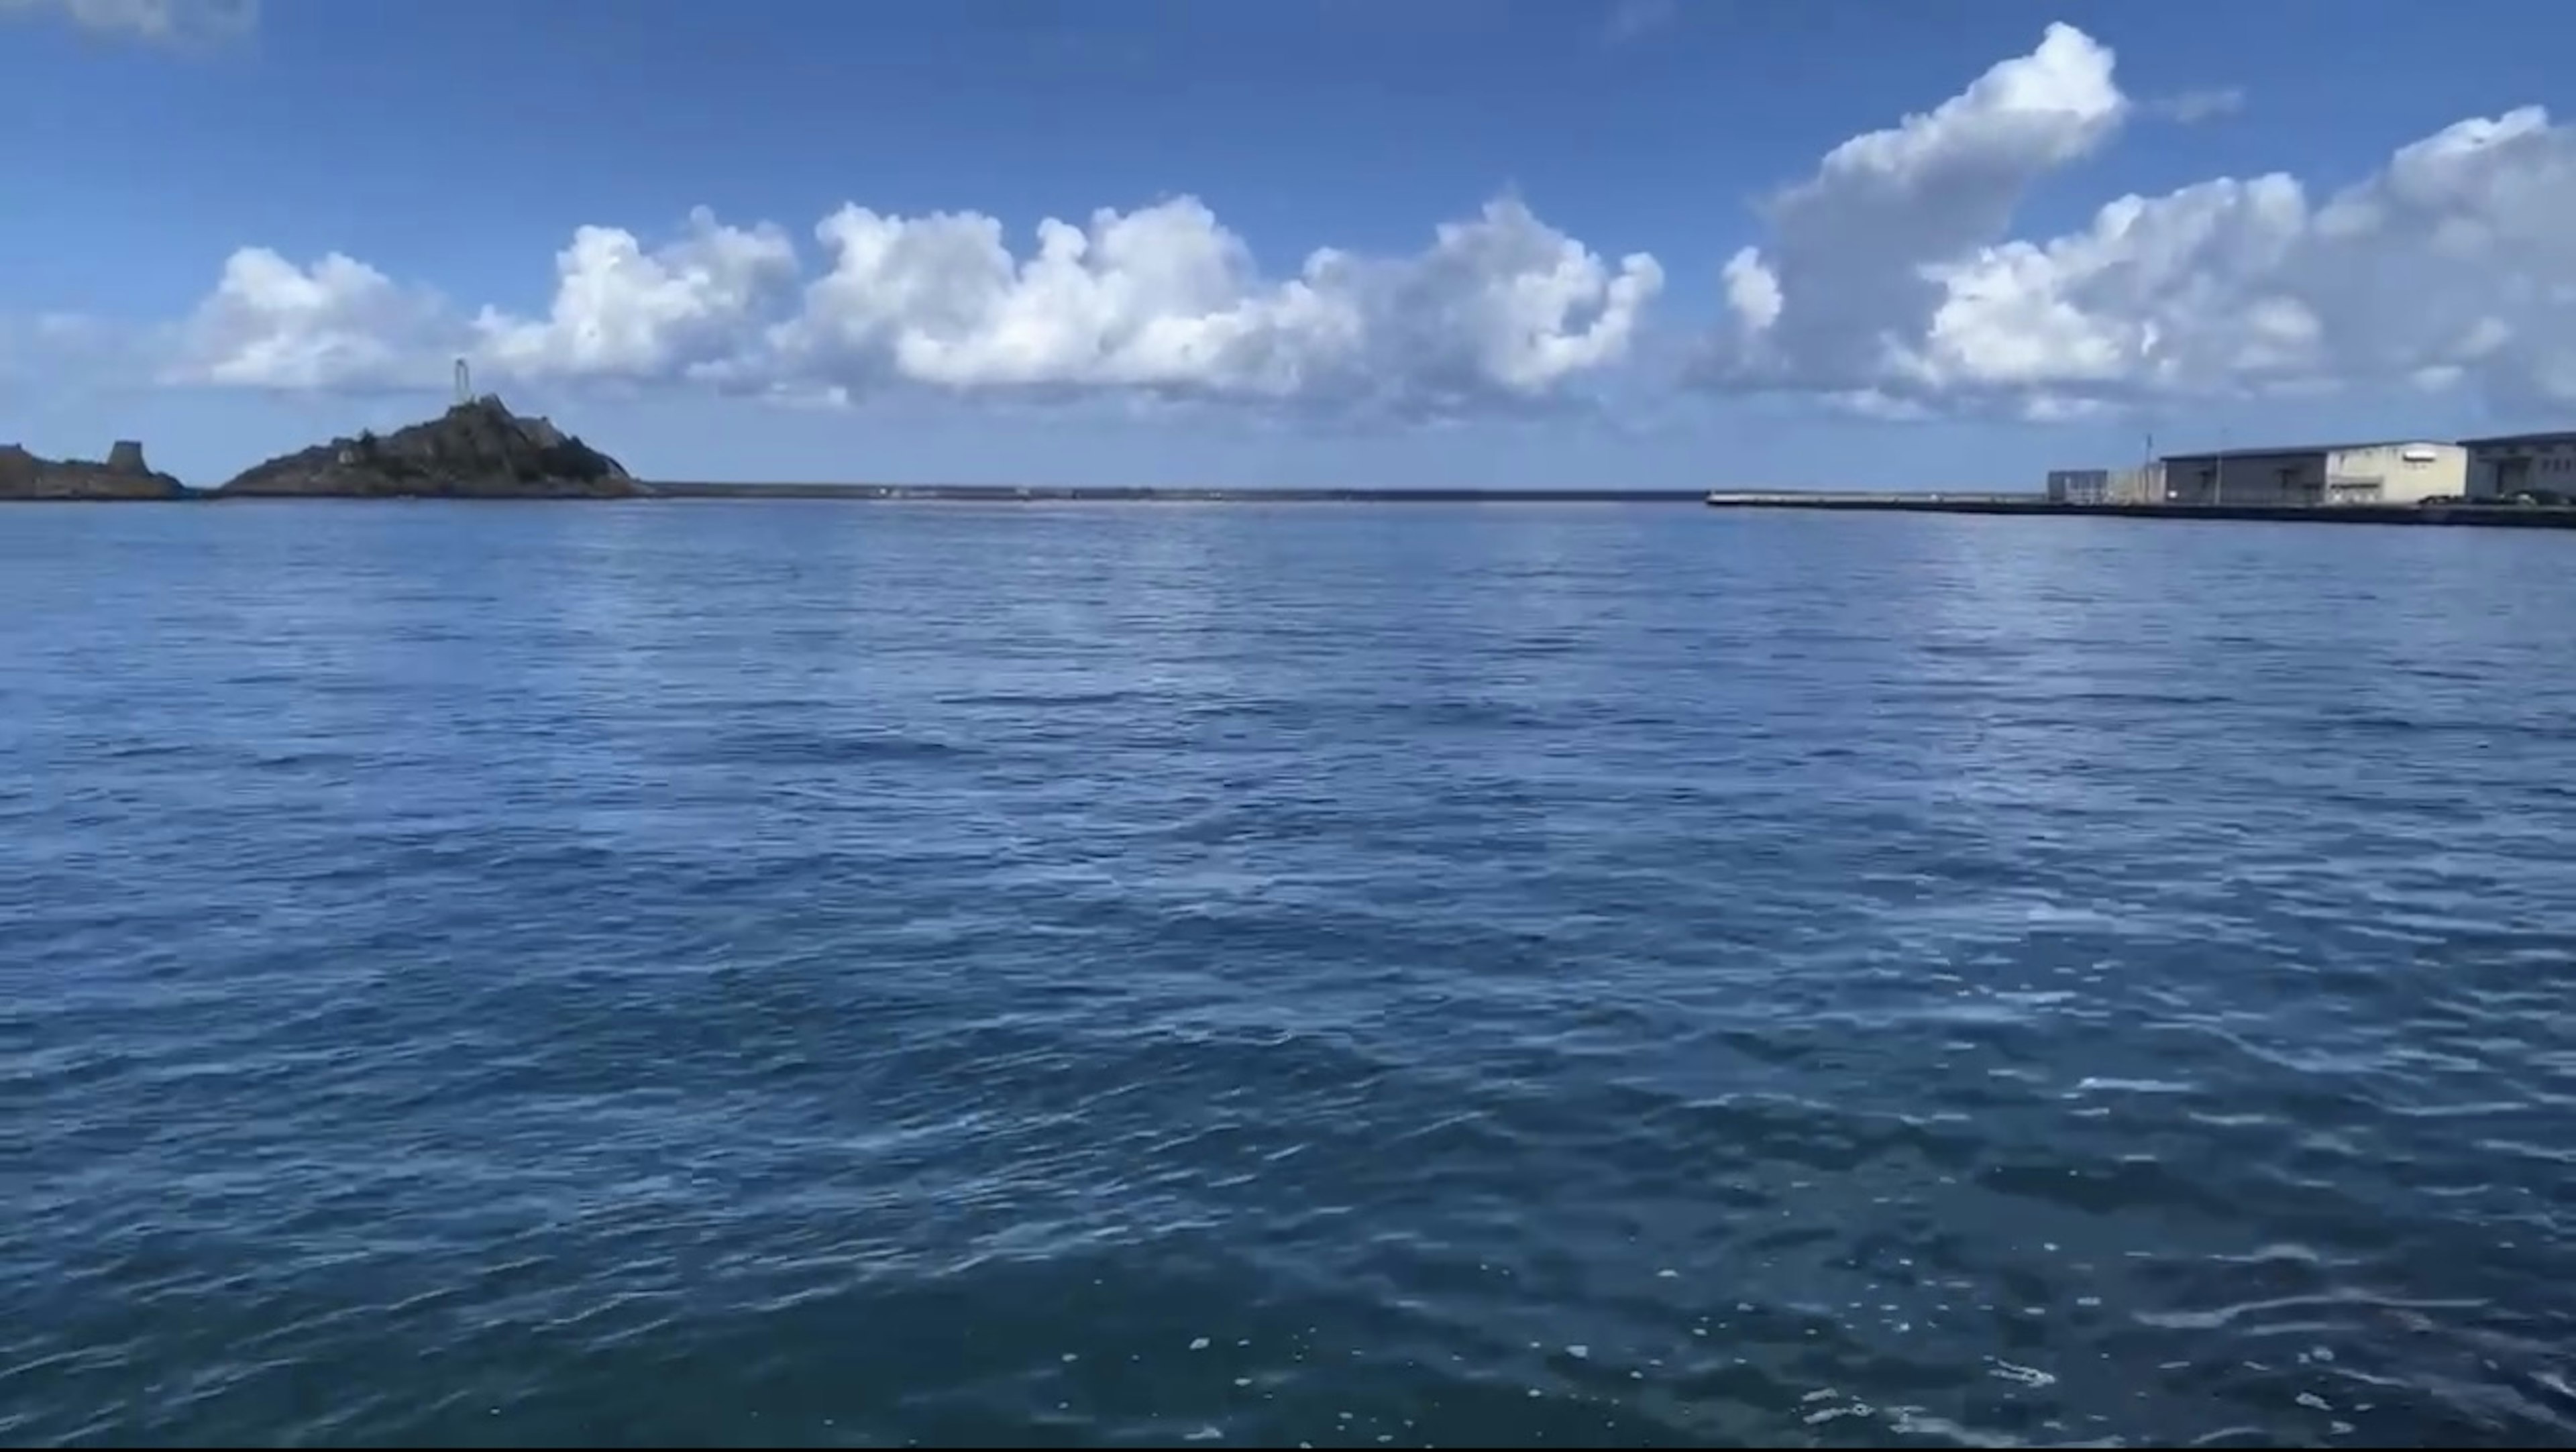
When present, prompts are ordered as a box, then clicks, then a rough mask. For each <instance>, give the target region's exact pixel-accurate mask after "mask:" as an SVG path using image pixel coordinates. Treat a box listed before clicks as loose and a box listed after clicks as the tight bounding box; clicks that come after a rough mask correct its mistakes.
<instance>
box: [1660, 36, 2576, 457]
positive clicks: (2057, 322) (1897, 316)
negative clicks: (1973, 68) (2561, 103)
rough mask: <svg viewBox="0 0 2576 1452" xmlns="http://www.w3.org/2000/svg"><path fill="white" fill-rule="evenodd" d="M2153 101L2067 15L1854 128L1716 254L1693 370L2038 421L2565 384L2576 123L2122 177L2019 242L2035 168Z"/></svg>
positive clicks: (2574, 353) (2574, 382)
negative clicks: (1729, 248) (2200, 178)
mask: <svg viewBox="0 0 2576 1452" xmlns="http://www.w3.org/2000/svg"><path fill="white" fill-rule="evenodd" d="M2221 104H2222V103H2220V102H2217V101H2215V100H2212V99H2209V98H2203V99H2201V100H2199V101H2195V102H2194V103H2193V105H2192V107H2191V108H2189V109H2192V110H2194V111H2195V112H2196V113H2197V114H2201V115H2206V114H2211V113H2212V110H2211V108H2212V107H2214V106H2220V105H2221ZM2141 109H2146V110H2151V111H2154V112H2157V113H2160V114H2164V115H2168V116H2179V115H2181V114H2182V111H2183V110H2184V109H2185V108H2184V107H2183V106H2182V105H2181V102H2180V101H2179V100H2178V101H2174V102H2167V103H2163V104H2161V105H2158V106H2154V107H2148V108H2140V107H2138V106H2135V105H2133V104H2132V103H2131V101H2130V100H2129V98H2128V97H2127V96H2126V95H2125V94H2124V93H2123V92H2122V91H2121V89H2120V88H2119V86H2118V85H2117V83H2116V81H2115V79H2114V63H2113V56H2112V53H2111V51H2110V50H2109V49H2108V48H2107V47H2105V46H2103V45H2102V44H2101V43H2100V42H2098V41H2096V40H2094V39H2093V38H2092V37H2091V36H2088V35H2086V34H2084V33H2083V32H2081V31H2079V30H2076V29H2074V28H2073V27H2070V26H2064V25H2057V26H2051V27H2050V28H2049V30H2048V32H2047V33H2046V35H2045V36H2044V37H2043V38H2042V39H2041V40H2040V42H2039V44H2038V45H2037V46H2036V48H2034V49H2033V50H2032V51H2031V52H2030V53H2029V54H2027V55H2022V56H2017V57H2014V58H2012V59H2009V60H2006V61H2004V62H2002V63H2000V64H1998V65H1996V66H1995V67H1994V68H1992V69H1991V70H1989V71H1987V72H1986V73H1985V74H1984V75H1983V76H1981V77H1979V78H1978V79H1977V80H1975V81H1974V82H1973V83H1971V84H1970V85H1969V86H1968V87H1967V89H1965V90H1964V91H1962V92H1961V93H1959V94H1958V95H1957V96H1954V97H1952V98H1951V99H1949V100H1948V101H1945V102H1943V103H1942V104H1941V105H1939V106H1938V107H1935V108H1934V109H1932V110H1930V111H1928V112H1924V113H1921V114H1919V115H1915V116H1910V117H1907V118H1906V119H1905V120H1904V121H1903V122H1902V123H1900V124H1899V125H1897V126H1894V127H1891V128H1889V129H1887V130H1883V131H1876V132H1872V133H1869V134H1868V135H1864V136H1860V137H1856V138H1854V139H1852V140H1851V141H1847V142H1845V143H1843V144H1842V145H1841V146H1839V147H1837V148H1835V149H1834V151H1832V152H1831V153H1829V154H1828V155H1827V156H1826V157H1825V159H1824V161H1823V163H1822V164H1821V165H1820V166H1819V167H1818V168H1817V171H1816V173H1815V175H1814V176H1813V177H1811V178H1809V179H1808V180H1806V181H1803V182H1800V183H1798V184H1796V185H1794V186H1791V187H1789V188H1787V189H1786V190H1785V191H1783V192H1781V193H1780V194H1779V195H1777V196H1776V197H1774V198H1773V199H1772V200H1771V201H1770V203H1769V204H1768V206H1767V208H1766V214H1765V220H1766V221H1767V223H1768V236H1767V237H1766V239H1765V240H1764V242H1763V243H1762V244H1761V245H1760V246H1759V247H1748V248H1745V249H1743V250H1742V251H1740V252H1738V253H1737V254H1736V255H1735V256H1734V257H1733V258H1731V259H1730V260H1728V261H1727V263H1726V264H1725V266H1724V268H1723V269H1722V272H1721V281H1722V283H1723V286H1724V291H1725V297H1726V302H1727V321H1726V324H1725V326H1724V327H1723V328H1722V329H1721V330H1720V333H1719V336H1718V337H1717V338H1716V339H1715V340H1714V343H1713V347H1712V349H1711V352H1710V355H1709V358H1708V360H1707V367H1706V368H1705V370H1704V372H1705V376H1706V378H1707V380H1708V381H1710V382H1713V383H1716V384H1718V385H1721V386H1730V387H1759V388H1786V389H1798V390H1808V391H1814V392H1819V393H1824V394H1828V395H1832V396H1836V397H1839V398H1842V399H1844V400H1846V401H1849V402H1851V403H1852V404H1853V405H1854V406H1856V407H1861V408H1864V409H1868V410H1872V411H1877V412H1882V413H1887V412H1895V413H1903V412H1906V411H1908V410H1912V411H1917V412H1920V411H1928V410H1935V409H1944V408H1962V407H1966V408H1995V407H2003V408H2008V409H2011V410H2014V411H2017V412H2020V413H2022V414H2024V415H2025V416H2030V417H2036V418H2045V417H2067V416H2074V415H2077V414H2080V413H2082V412H2084V411H2086V410H2087V409H2089V408H2095V407H2099V406H2102V405H2105V404H2111V403H2117V402H2122V401H2127V400H2132V399H2136V398H2140V397H2143V396H2147V395H2151V394H2194V393H2200V394H2210V393H2221V392H2249V391H2255V392H2259V391H2277V392H2316V391H2327V390H2333V389H2338V388H2344V387H2350V386H2355V385H2359V386H2392V385H2393V386H2410V385H2411V386H2417V387H2425V388H2447V387H2458V386H2475V387H2478V388H2481V389H2484V390H2486V391H2487V392H2488V394H2489V395H2490V396H2491V397H2495V398H2499V399H2506V400H2511V401H2514V402H2527V401H2536V400H2555V401H2559V402H2576V131H2571V130H2570V128H2567V127H2565V126H2561V125H2557V124H2554V123H2553V122H2552V121H2551V120H2550V118H2549V116H2548V114H2547V113H2546V112H2545V111H2542V110H2540V109H2539V108H2537V107H2526V108H2523V109H2520V110H2515V111H2511V112H2508V113H2506V114H2504V115H2502V116H2498V117H2493V118H2484V119H2471V120H2466V121H2462V122H2460V123H2458V124H2456V125H2453V126H2451V127H2448V128H2446V129H2444V130H2442V131H2440V132H2438V133H2436V134H2435V135H2433V136H2430V137H2426V138H2424V139H2422V140H2420V141H2416V142H2413V143H2411V144H2408V145H2405V146H2402V147H2400V148H2398V150H2397V151H2396V152H2395V153H2394V154H2393V155H2392V156H2391V157H2390V158H2389V159H2388V161H2387V162H2386V164H2385V165H2384V166H2382V167H2381V168H2380V169H2379V170H2378V171H2377V172H2376V173H2374V174H2372V175H2370V176H2368V177H2365V178H2363V179H2362V180H2360V181H2358V182H2355V183H2353V184H2351V185H2348V186H2345V187H2343V188H2341V189H2340V190H2336V191H2332V192H2330V193H2327V194H2325V195H2322V196H2317V195H2312V193H2311V191H2310V189H2309V187H2308V186H2307V185H2306V184H2305V183H2303V182H2301V181H2300V180H2299V179H2297V178H2295V177H2292V176H2289V175H2287V174H2284V173H2272V174H2267V175H2262V176H2255V177H2250V178H2234V177H2221V178H2217V179H2213V180H2210V181H2205V182H2201V183H2197V184H2195V185H2191V186H2187V187H2183V188H2180V189H2178V190H2175V191H2172V192H2168V193H2165V194H2163V195H2158V196H2136V195H2132V196H2124V197H2120V198H2118V199H2116V200H2113V201H2111V202H2109V203H2107V204H2105V205H2104V206H2102V207H2101V208H2100V209H2099V210H2098V211H2097V212H2096V213H2095V215H2094V216H2093V218H2092V219H2091V221H2090V223H2089V224H2088V225H2086V226H2084V227H2081V228H2079V229H2077V230H2074V231H2072V232H2069V233H2067V234H2065V235H2062V236H2056V237H2040V238H2021V237H2014V236H2012V235H2010V233H2011V228H2012V222H2013V219H2014V214H2015V212H2016V211H2017V209H2018V208H2019V206H2020V205H2021V203H2022V202H2023V201H2024V200H2025V198H2027V196H2028V195H2029V194H2030V192H2031V191H2032V190H2033V189H2034V188H2035V187H2037V186H2038V185H2039V184H2041V183H2042V182H2043V181H2046V180H2048V179H2049V178H2051V177H2053V176H2056V175H2058V174H2060V173H2062V172H2064V171H2066V170H2067V169H2069V168H2071V167H2073V166H2075V165H2077V164H2078V163H2081V162H2083V161H2084V160H2086V159H2087V158H2089V157H2092V156H2094V155H2096V154H2097V153H2098V152H2100V151H2101V150H2102V149H2103V147H2104V146H2105V145H2107V144H2108V143H2109V142H2110V141H2111V140H2112V138H2113V137H2114V136H2115V135H2116V134H2117V133H2118V132H2119V131H2120V129H2121V128H2122V127H2123V126H2124V125H2125V124H2127V123H2128V122H2129V121H2130V120H2131V119H2132V117H2133V116H2134V115H2135V114H2136V113H2138V112H2139V111H2140V110H2141Z"/></svg>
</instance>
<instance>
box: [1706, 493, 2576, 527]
mask: <svg viewBox="0 0 2576 1452" xmlns="http://www.w3.org/2000/svg"><path fill="white" fill-rule="evenodd" d="M1703 502H1704V503H1706V504H1707V505H1708V506H1709V507H1710V508H1712V509H1805V510H1824V511H1830V512H1839V513H1848V514H1871V513H1877V514H1990V515H1991V514H2014V515H2034V516H2039V517H2042V518H2050V519H2199V520H2218V519H2228V520H2273V521H2280V522H2285V523H2295V524H2394V525H2407V524H2411V525H2474V526H2486V527H2489V528H2499V529H2576V506H2553V505H2524V504H2503V503H2493V502H2485V501H2469V500H2462V501H2458V502H2443V503H2427V504H2226V503H2197V502H2191V503H2185V502H2177V501H2171V500H2157V501H2139V502H2134V503H2131V502H2122V503H2112V502H2109V501H2103V502H2099V503H2072V502H2062V501H2058V500H2052V499H2050V498H2049V497H2048V496H2047V495H2045V494H2000V493H1998V494H1977V493H1940V494H1852V493H1831V492H1824V491H1817V492H1813V493H1795V492H1773V493H1760V492H1747V491H1738V490H1723V489H1721V490H1718V491H1715V492H1713V493H1711V494H1709V495H1708V496H1707V498H1706V499H1705V500H1704V501H1703Z"/></svg>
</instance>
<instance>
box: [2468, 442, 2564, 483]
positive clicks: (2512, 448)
mask: <svg viewBox="0 0 2576 1452" xmlns="http://www.w3.org/2000/svg"><path fill="white" fill-rule="evenodd" d="M2460 447H2461V448H2463V449H2466V450H2467V451H2468V455H2469V478H2468V489H2467V493H2468V495H2469V497H2470V498H2472V499H2511V498H2512V497H2513V496H2515V495H2517V494H2530V493H2535V492H2538V493H2550V494H2569V495H2576V433H2550V434H2504V435H2500V436H2498V437H2495V438H2488V439H2462V440H2461V441H2460Z"/></svg>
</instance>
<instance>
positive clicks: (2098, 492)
mask: <svg viewBox="0 0 2576 1452" xmlns="http://www.w3.org/2000/svg"><path fill="white" fill-rule="evenodd" d="M2110 493H2111V471H2110V470H2108V469H2051V470H2049V471H2048V502H2049V503H2051V504H2099V503H2101V502H2102V501H2103V500H2104V499H2106V498H2108V497H2110Z"/></svg>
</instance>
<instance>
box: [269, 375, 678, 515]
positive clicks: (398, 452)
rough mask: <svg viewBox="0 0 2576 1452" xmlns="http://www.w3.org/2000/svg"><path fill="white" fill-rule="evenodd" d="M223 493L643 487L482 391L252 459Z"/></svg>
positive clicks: (598, 492)
mask: <svg viewBox="0 0 2576 1452" xmlns="http://www.w3.org/2000/svg"><path fill="white" fill-rule="evenodd" d="M222 492H223V493H224V494H225V495H227V496H235V497H257V496H278V495H285V496H297V497H306V498H311V497H342V498H364V499H399V498H441V499H616V498H624V497H628V496H632V495H639V494H642V493H643V492H644V491H643V489H642V488H640V487H639V486H638V485H637V484H636V483H635V481H634V480H633V479H632V478H630V477H628V475H627V473H626V469H625V466H623V465H621V464H619V463H618V462H617V461H616V460H615V459H612V458H610V457H608V456H607V455H606V454H603V453H601V452H599V451H598V450H597V449H594V448H592V447H590V446H589V445H588V444H585V443H583V442H582V441H581V440H579V439H577V438H574V437H572V436H571V435H569V434H566V433H564V432H563V431H562V430H561V429H558V428H556V427H555V426H554V425H553V424H551V423H548V422H547V421H546V420H544V419H541V418H521V417H520V416H518V415H517V414H514V413H512V412H510V410H509V409H508V408H507V407H505V406H504V405H503V404H502V402H501V400H500V399H498V398H496V397H492V396H490V395H486V396H484V397H482V398H478V399H475V400H474V401H473V402H471V403H460V404H458V405H456V406H455V407H454V408H451V409H449V410H448V411H447V412H446V413H445V414H443V415H441V416H439V417H437V418H434V419H431V420H430V421H429V422H427V423H418V424H413V425H411V426H410V427H409V428H401V429H396V430H394V431H393V432H392V433H390V434H385V435H383V436H381V437H379V436H377V435H375V434H371V433H369V434H360V435H359V436H357V437H356V438H353V439H333V440H332V441H331V442H329V443H327V444H318V445H316V446H314V447H313V448H309V449H305V450H303V451H302V452H300V453H293V454H288V455H285V456H283V457H281V458H275V459H271V460H269V461H268V462H267V463H265V464H260V465H256V466H254V467H252V468H250V469H248V470H246V471H244V472H243V473H242V474H241V476H240V477H238V478H236V479H234V480H233V481H232V482H231V483H229V484H226V485H225V486H224V487H223V490H222Z"/></svg>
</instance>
